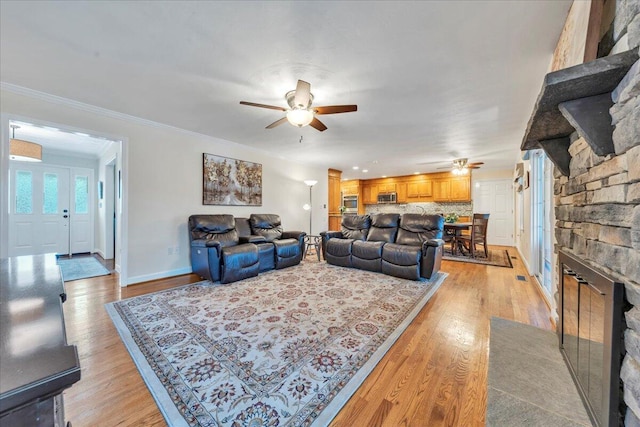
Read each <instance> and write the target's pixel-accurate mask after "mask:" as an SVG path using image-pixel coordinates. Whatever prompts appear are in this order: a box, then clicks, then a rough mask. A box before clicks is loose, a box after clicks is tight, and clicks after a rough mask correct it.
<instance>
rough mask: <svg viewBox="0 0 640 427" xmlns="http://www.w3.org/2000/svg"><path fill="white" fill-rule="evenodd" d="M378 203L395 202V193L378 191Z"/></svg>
mask: <svg viewBox="0 0 640 427" xmlns="http://www.w3.org/2000/svg"><path fill="white" fill-rule="evenodd" d="M378 203H379V204H382V203H396V193H380V194H378Z"/></svg>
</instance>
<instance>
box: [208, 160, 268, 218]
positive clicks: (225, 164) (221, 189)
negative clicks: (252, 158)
mask: <svg viewBox="0 0 640 427" xmlns="http://www.w3.org/2000/svg"><path fill="white" fill-rule="evenodd" d="M202 177H203V187H202V204H203V205H224V206H262V165H261V164H260V163H252V162H245V161H244V160H237V159H231V158H228V157H222V156H216V155H214V154H207V153H203V155H202Z"/></svg>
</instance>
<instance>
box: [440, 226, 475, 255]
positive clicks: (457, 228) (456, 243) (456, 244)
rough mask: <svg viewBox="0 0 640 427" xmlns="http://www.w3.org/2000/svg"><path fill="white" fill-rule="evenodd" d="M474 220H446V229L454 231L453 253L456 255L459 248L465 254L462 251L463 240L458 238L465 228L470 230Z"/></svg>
mask: <svg viewBox="0 0 640 427" xmlns="http://www.w3.org/2000/svg"><path fill="white" fill-rule="evenodd" d="M472 225H473V222H470V221H469V222H445V223H444V230H445V232H446V231H447V230H450V231H453V244H452V245H451V254H452V255H456V254H457V253H458V249H459V250H460V253H461V254H464V252H463V251H462V242H461V241H460V240H459V239H458V237H460V235H461V234H462V232H463V231H464V230H469V229H470V228H471V226H472Z"/></svg>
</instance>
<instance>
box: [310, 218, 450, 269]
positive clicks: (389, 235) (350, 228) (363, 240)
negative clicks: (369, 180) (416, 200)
mask: <svg viewBox="0 0 640 427" xmlns="http://www.w3.org/2000/svg"><path fill="white" fill-rule="evenodd" d="M443 229H444V218H442V217H441V216H439V215H421V214H404V215H402V216H401V215H399V214H375V215H371V216H369V215H361V216H345V217H343V220H342V231H325V232H322V233H320V235H321V236H322V251H323V255H324V258H325V260H327V262H328V263H329V264H334V265H340V266H343V267H354V268H360V269H363V270H369V271H375V272H382V273H385V274H389V275H391V276H396V277H402V278H405V279H412V280H418V279H420V278H426V279H429V278H431V276H432V275H433V274H434V273H436V272H438V271H439V270H440V263H441V260H442V245H443V244H444V241H443V240H442V233H443Z"/></svg>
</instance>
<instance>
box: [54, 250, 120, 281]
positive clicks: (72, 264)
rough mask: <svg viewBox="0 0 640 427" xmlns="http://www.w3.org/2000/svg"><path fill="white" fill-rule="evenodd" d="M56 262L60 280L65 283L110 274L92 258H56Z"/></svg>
mask: <svg viewBox="0 0 640 427" xmlns="http://www.w3.org/2000/svg"><path fill="white" fill-rule="evenodd" d="M57 262H58V265H59V266H60V269H61V270H62V280H64V281H65V282H70V281H72V280H79V279H87V278H89V277H97V276H106V275H107V274H111V273H110V272H109V270H107V269H106V268H105V267H104V266H103V265H102V264H100V261H98V260H97V259H95V258H94V257H93V256H81V257H73V258H58V260H57Z"/></svg>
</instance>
